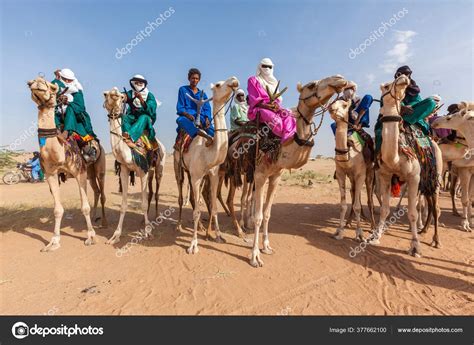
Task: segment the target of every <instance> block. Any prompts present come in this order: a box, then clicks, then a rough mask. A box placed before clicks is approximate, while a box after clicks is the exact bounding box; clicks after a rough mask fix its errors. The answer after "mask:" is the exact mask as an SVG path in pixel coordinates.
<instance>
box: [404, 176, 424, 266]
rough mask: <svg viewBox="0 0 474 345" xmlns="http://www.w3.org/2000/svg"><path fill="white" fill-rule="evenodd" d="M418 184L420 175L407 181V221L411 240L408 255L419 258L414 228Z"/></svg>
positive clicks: (416, 234) (418, 242)
mask: <svg viewBox="0 0 474 345" xmlns="http://www.w3.org/2000/svg"><path fill="white" fill-rule="evenodd" d="M419 183H420V175H416V176H411V178H410V179H409V180H408V181H407V184H408V221H409V222H410V230H411V233H412V240H411V245H410V250H409V251H408V254H410V255H412V256H415V257H421V251H420V241H419V239H418V229H417V226H416V220H417V216H418V214H417V213H418V212H417V210H416V204H417V198H418V185H419Z"/></svg>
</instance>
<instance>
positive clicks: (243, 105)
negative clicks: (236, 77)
mask: <svg viewBox="0 0 474 345" xmlns="http://www.w3.org/2000/svg"><path fill="white" fill-rule="evenodd" d="M238 95H244V100H243V102H241V101H239V99H238V98H237V96H238ZM234 101H235V104H237V105H238V106H239V107H240V108H241V109H242V110H243V111H245V112H247V111H248V109H249V106H248V104H247V100H246V99H245V91H244V90H242V89H238V90H237V92H236V93H235V96H234Z"/></svg>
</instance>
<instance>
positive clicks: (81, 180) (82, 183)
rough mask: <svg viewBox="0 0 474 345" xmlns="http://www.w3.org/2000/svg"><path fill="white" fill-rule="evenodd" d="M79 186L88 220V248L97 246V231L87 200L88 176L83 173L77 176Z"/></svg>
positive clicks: (85, 216) (83, 212)
mask: <svg viewBox="0 0 474 345" xmlns="http://www.w3.org/2000/svg"><path fill="white" fill-rule="evenodd" d="M76 180H77V184H78V186H79V194H80V196H81V211H82V214H83V215H84V218H85V219H86V224H87V239H86V240H85V241H84V243H85V245H86V246H89V245H91V244H95V243H96V240H95V230H94V228H93V226H92V222H91V214H90V213H91V207H90V205H89V200H87V174H86V173H82V174H79V175H78V176H76Z"/></svg>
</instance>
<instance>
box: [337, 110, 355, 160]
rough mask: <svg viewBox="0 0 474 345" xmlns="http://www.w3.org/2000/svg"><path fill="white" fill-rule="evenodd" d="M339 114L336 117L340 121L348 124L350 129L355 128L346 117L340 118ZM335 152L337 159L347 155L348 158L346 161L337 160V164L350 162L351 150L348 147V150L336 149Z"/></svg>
mask: <svg viewBox="0 0 474 345" xmlns="http://www.w3.org/2000/svg"><path fill="white" fill-rule="evenodd" d="M338 115H339V114H337V113H336V117H338V120H340V121H342V122H344V123H346V124H347V125H348V127H354V126H353V125H352V124H351V123H350V122H349V121H347V120H346V119H345V118H344V116H338ZM334 152H335V154H336V158H337V156H342V155H347V158H346V159H344V160H339V159H336V162H341V163H345V162H349V161H350V155H349V152H350V148H349V147H347V148H344V149H338V148H337V147H336V148H334Z"/></svg>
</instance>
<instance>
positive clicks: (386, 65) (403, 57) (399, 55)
mask: <svg viewBox="0 0 474 345" xmlns="http://www.w3.org/2000/svg"><path fill="white" fill-rule="evenodd" d="M415 35H416V32H415V31H412V30H406V31H400V30H395V31H394V37H393V40H394V41H395V45H394V46H393V47H392V49H390V50H389V51H387V53H386V54H385V55H386V56H387V58H386V59H385V61H384V62H383V63H381V64H380V65H379V67H380V68H381V69H382V70H383V71H384V72H385V73H393V72H394V71H395V69H396V68H397V67H398V66H399V65H401V64H405V63H406V62H407V61H408V59H409V58H410V57H411V56H412V55H413V54H412V53H411V51H410V43H411V42H412V38H413V37H414V36H415Z"/></svg>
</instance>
